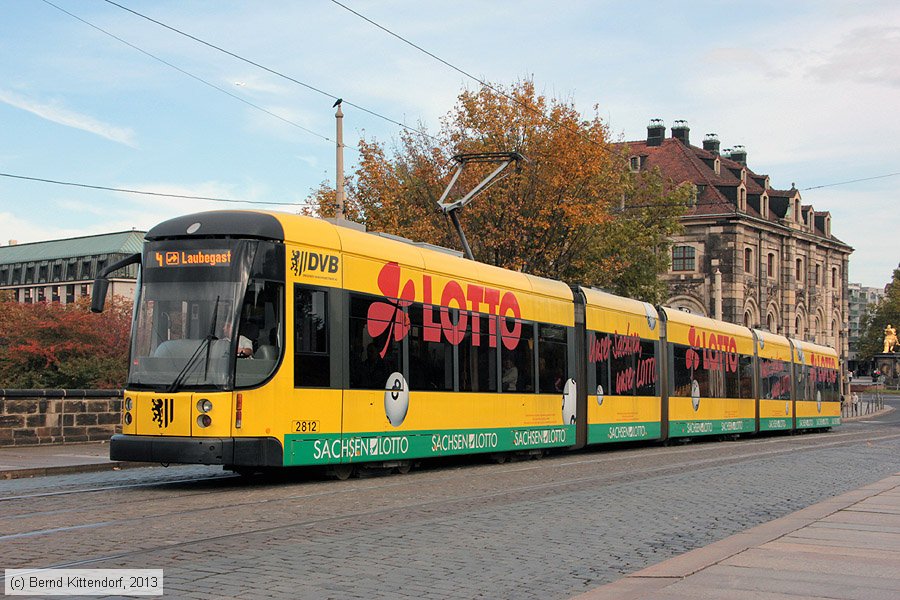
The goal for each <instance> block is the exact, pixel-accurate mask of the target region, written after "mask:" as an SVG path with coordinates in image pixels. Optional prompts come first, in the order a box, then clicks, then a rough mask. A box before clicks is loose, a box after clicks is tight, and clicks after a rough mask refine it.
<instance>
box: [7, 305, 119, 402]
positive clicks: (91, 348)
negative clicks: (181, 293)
mask: <svg viewBox="0 0 900 600" xmlns="http://www.w3.org/2000/svg"><path fill="white" fill-rule="evenodd" d="M89 306H90V302H89V300H88V299H86V298H83V299H81V300H79V301H78V302H76V303H74V304H59V303H44V302H42V303H39V304H19V303H17V302H2V303H0V388H70V389H71V388H120V387H123V386H124V384H125V377H126V372H127V365H128V340H129V333H130V331H131V303H130V302H128V301H126V300H124V299H122V298H114V299H112V300H111V301H109V302H107V305H106V310H105V312H104V313H102V314H99V315H96V314H93V313H91V312H90V310H89Z"/></svg>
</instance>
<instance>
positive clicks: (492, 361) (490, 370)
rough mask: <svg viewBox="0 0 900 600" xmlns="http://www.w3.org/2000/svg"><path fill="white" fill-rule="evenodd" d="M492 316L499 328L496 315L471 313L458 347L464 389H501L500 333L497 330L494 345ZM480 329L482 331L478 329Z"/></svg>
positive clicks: (489, 390)
mask: <svg viewBox="0 0 900 600" xmlns="http://www.w3.org/2000/svg"><path fill="white" fill-rule="evenodd" d="M492 320H493V324H494V326H495V327H494V329H495V331H496V318H495V317H493V316H492V315H481V314H478V313H471V312H470V313H469V319H468V321H469V322H468V327H467V329H466V334H465V337H463V340H462V342H460V344H459V346H458V348H457V352H458V360H459V391H461V392H496V391H497V343H496V340H497V336H496V334H495V335H494V336H493V337H494V347H493V348H492V347H491V335H490V324H491V321H492ZM476 330H477V331H478V333H475V331H476Z"/></svg>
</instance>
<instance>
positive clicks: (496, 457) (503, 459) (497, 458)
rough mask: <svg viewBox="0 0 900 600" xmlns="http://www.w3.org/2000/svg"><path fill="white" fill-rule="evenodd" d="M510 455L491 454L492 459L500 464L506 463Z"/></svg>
mask: <svg viewBox="0 0 900 600" xmlns="http://www.w3.org/2000/svg"><path fill="white" fill-rule="evenodd" d="M508 459H509V457H508V456H507V455H506V454H505V453H500V454H491V460H492V461H494V462H495V463H497V464H498V465H502V464H503V463H505V462H506V461H507V460H508Z"/></svg>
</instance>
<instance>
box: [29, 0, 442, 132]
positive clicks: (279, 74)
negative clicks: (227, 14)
mask: <svg viewBox="0 0 900 600" xmlns="http://www.w3.org/2000/svg"><path fill="white" fill-rule="evenodd" d="M45 1H46V0H45ZM103 1H104V2H106V3H107V4H110V5H112V6H115V7H117V8H120V9H122V10H124V11H126V12H129V13H131V14H133V15H135V16H136V17H140V18H141V19H145V20H147V21H149V22H151V23H154V24H156V25H159V26H160V27H163V28H165V29H168V30H169V31H171V32H173V33H177V34H178V35H181V36H184V37H186V38H188V39H191V40H193V41H195V42H197V43H198V44H202V45H204V46H206V47H207V48H211V49H213V50H216V51H217V52H221V53H222V54H226V55H228V56H230V57H232V58H234V59H236V60H239V61H241V62H244V63H247V64H248V65H252V66H254V67H256V68H258V69H262V70H263V71H265V72H267V73H269V74H271V75H275V76H276V77H280V78H282V79H285V80H286V81H290V82H292V83H295V84H297V85H300V86H302V87H304V88H306V89H308V90H310V91H313V92H316V93H318V94H321V95H323V96H326V97H328V98H331V99H332V100H335V101H337V100H342V101H343V104H345V105H347V106H352V107H353V108H356V109H358V110H361V111H363V112H364V113H367V114H369V115H372V116H374V117H377V118H379V119H382V120H384V121H387V122H389V123H393V124H394V125H397V126H398V127H402V128H403V129H405V130H407V131H411V132H413V133H417V134H419V135H421V136H424V137H427V138H429V139H431V140H434V141H439V140H438V138H436V137H435V136H433V135H430V134H429V133H427V132H425V131H421V130H419V129H416V128H415V127H410V126H409V125H406V124H404V123H401V122H400V121H397V120H395V119H392V118H391V117H388V116H386V115H383V114H381V113H378V112H376V111H374V110H371V109H369V108H366V107H364V106H361V105H359V104H356V103H354V102H351V101H349V100H345V99H343V98H342V97H340V96H337V95H335V94H333V93H331V92H327V91H325V90H323V89H321V88H318V87H315V86H313V85H311V84H309V83H306V82H304V81H301V80H299V79H297V78H295V77H291V76H290V75H287V74H285V73H282V72H281V71H277V70H275V69H272V68H270V67H267V66H265V65H263V64H261V63H259V62H256V61H253V60H251V59H249V58H246V57H244V56H241V55H240V54H237V53H235V52H232V51H230V50H227V49H225V48H222V47H221V46H217V45H216V44H213V43H211V42H207V41H206V40H204V39H201V38H199V37H197V36H195V35H191V34H190V33H187V32H185V31H182V30H180V29H178V28H177V27H173V26H171V25H168V24H166V23H163V22H162V21H159V20H157V19H154V18H152V17H149V16H147V15H145V14H143V13H140V12H138V11H136V10H134V9H131V8H128V7H127V6H124V5H122V4H119V3H118V2H114V1H113V0H103Z"/></svg>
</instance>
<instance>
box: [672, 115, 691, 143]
mask: <svg viewBox="0 0 900 600" xmlns="http://www.w3.org/2000/svg"><path fill="white" fill-rule="evenodd" d="M672 137H673V138H675V139H676V140H678V141H679V142H681V143H682V144H684V145H685V146H690V145H691V128H690V127H688V122H687V121H685V120H684V119H678V120H677V121H675V122H674V123H672Z"/></svg>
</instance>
